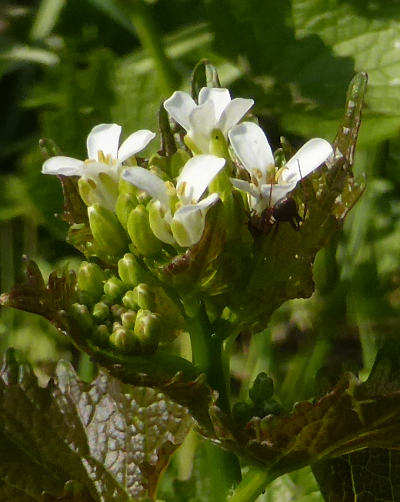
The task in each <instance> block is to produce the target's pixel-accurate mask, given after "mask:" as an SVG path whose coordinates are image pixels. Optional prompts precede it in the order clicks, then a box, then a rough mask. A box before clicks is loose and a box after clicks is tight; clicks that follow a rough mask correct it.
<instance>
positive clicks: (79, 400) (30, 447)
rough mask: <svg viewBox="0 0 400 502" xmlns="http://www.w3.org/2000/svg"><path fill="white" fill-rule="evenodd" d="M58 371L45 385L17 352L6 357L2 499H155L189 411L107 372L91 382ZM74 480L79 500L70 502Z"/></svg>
mask: <svg viewBox="0 0 400 502" xmlns="http://www.w3.org/2000/svg"><path fill="white" fill-rule="evenodd" d="M56 374H57V376H56V379H55V380H54V382H52V383H50V384H49V386H48V387H47V388H46V389H43V388H40V387H39V386H38V384H37V381H36V377H35V376H34V375H33V373H32V371H31V369H30V367H29V366H27V365H24V364H18V363H17V361H16V358H15V353H14V352H13V351H9V352H8V353H7V355H6V360H5V363H4V365H3V368H2V371H1V374H0V450H1V451H2V455H1V458H0V479H1V483H0V498H1V500H15V501H17V500H18V501H21V502H22V501H23V502H25V501H26V502H30V501H31V500H42V499H41V494H42V492H46V493H47V494H48V498H47V499H45V500H49V499H50V500H52V498H51V497H54V500H56V497H58V496H59V497H62V496H65V499H66V500H71V501H76V502H78V501H79V502H83V501H85V502H94V501H96V502H100V501H104V502H111V501H114V500H119V501H121V502H128V501H132V500H142V499H143V498H146V497H153V496H154V494H155V490H156V486H157V482H158V479H159V476H160V473H161V471H162V469H163V468H164V467H165V465H166V464H167V462H168V459H169V457H170V455H171V454H172V452H173V451H174V450H175V449H176V448H177V447H178V446H179V445H180V444H181V443H182V441H183V439H184V437H185V435H186V433H187V432H188V430H189V428H190V426H191V419H190V417H189V415H188V412H187V410H186V409H185V408H183V407H181V406H179V405H177V404H174V403H172V402H171V401H169V400H168V399H167V398H166V397H165V396H164V395H163V394H160V393H158V392H156V391H154V390H151V389H144V388H134V387H127V386H124V385H123V384H121V382H119V381H118V380H115V379H114V378H112V377H110V376H108V375H107V374H106V373H104V372H100V373H99V375H98V377H97V378H96V379H95V380H94V381H93V382H91V383H90V384H87V383H83V382H81V381H79V379H78V377H77V375H76V374H75V372H74V370H73V369H72V367H71V365H70V364H69V363H66V362H60V363H59V364H58V367H57V372H56ZM21 473H23V476H21ZM71 481H75V489H76V486H80V487H81V489H80V495H79V496H76V497H75V496H73V497H71V498H68V496H67V495H68V493H70V491H71V489H72V487H71ZM10 494H12V496H13V497H14V498H11V495H10ZM8 497H10V498H8ZM57 500H59V499H58V498H57ZM61 500H63V499H61Z"/></svg>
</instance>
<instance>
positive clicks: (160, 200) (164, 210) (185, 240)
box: [122, 155, 225, 247]
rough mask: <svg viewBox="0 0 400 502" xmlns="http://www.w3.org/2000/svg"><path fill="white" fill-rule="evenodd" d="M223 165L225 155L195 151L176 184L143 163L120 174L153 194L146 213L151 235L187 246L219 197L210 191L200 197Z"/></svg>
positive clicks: (196, 237) (196, 238)
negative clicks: (164, 179)
mask: <svg viewBox="0 0 400 502" xmlns="http://www.w3.org/2000/svg"><path fill="white" fill-rule="evenodd" d="M224 165H225V159H222V158H219V157H215V156H214V155H197V156H195V157H193V158H191V159H189V160H188V162H186V164H185V166H184V167H183V169H182V171H181V173H180V175H179V176H178V179H177V181H176V188H175V187H174V185H173V184H172V183H171V182H168V181H167V182H164V181H163V180H162V179H161V178H159V177H158V176H157V175H156V174H154V173H153V172H151V171H149V170H147V169H143V168H142V167H131V168H127V169H125V171H124V172H123V174H122V178H123V179H124V180H125V181H128V182H129V183H132V185H135V186H136V187H138V188H139V189H140V190H143V191H145V192H146V193H147V194H148V195H150V196H151V197H152V198H153V201H152V203H151V206H150V208H149V216H150V227H151V229H152V231H153V233H154V235H155V236H156V237H157V238H158V239H160V240H161V241H163V242H165V243H167V244H175V243H178V244H179V246H182V247H190V246H193V245H194V244H196V243H197V242H198V241H199V240H200V238H201V236H202V234H203V231H204V225H205V216H206V213H207V211H208V209H209V208H210V207H211V206H212V205H213V204H215V203H216V202H217V201H218V199H219V197H218V194H216V193H212V194H210V195H208V196H207V197H205V198H204V199H202V200H200V199H201V197H202V195H203V194H204V192H205V191H206V189H207V187H208V185H209V184H210V183H211V181H212V180H213V179H214V178H215V176H216V175H217V174H218V173H219V171H220V170H221V169H222V168H223V167H224Z"/></svg>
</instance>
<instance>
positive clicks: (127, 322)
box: [121, 310, 136, 329]
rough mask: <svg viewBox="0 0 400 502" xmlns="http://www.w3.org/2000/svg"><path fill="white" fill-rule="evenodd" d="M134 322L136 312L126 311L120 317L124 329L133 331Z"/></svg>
mask: <svg viewBox="0 0 400 502" xmlns="http://www.w3.org/2000/svg"><path fill="white" fill-rule="evenodd" d="M135 321H136V312H133V311H132V310H128V312H124V313H123V314H122V315H121V322H122V326H123V327H124V328H126V329H134V328H135Z"/></svg>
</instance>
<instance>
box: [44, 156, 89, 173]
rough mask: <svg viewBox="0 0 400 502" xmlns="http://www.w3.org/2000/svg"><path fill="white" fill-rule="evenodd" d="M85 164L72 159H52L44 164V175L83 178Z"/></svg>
mask: <svg viewBox="0 0 400 502" xmlns="http://www.w3.org/2000/svg"><path fill="white" fill-rule="evenodd" d="M83 166H84V163H83V162H82V161H81V160H78V159H73V158H72V157H63V156H57V157H51V158H50V159H47V160H46V162H44V164H43V167H42V173H43V174H55V175H59V174H60V175H62V176H81V175H82V173H81V171H82V168H83Z"/></svg>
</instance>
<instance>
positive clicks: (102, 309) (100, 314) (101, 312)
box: [92, 302, 110, 322]
mask: <svg viewBox="0 0 400 502" xmlns="http://www.w3.org/2000/svg"><path fill="white" fill-rule="evenodd" d="M92 315H93V317H94V319H95V321H97V322H103V321H105V320H106V319H107V318H108V316H109V315H110V308H109V306H108V305H107V304H105V303H104V302H98V303H96V305H95V306H94V307H93V312H92Z"/></svg>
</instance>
